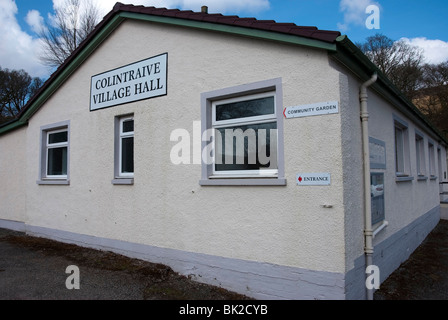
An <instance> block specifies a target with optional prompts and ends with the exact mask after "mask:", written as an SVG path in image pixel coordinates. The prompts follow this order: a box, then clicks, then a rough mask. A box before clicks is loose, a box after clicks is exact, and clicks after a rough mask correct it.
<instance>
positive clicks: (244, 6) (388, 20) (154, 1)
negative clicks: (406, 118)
mask: <svg viewBox="0 0 448 320" xmlns="http://www.w3.org/2000/svg"><path fill="white" fill-rule="evenodd" d="M63 1H64V0H39V1H36V0H15V1H14V0H0V66H1V67H2V68H10V69H21V68H23V69H25V70H26V71H27V72H28V73H30V74H31V75H33V76H40V77H44V78H45V77H47V76H48V74H49V72H50V71H49V70H48V69H46V68H45V67H43V66H42V65H40V63H39V61H38V59H37V55H38V50H39V49H38V47H39V41H38V39H37V38H38V37H37V35H36V33H35V32H34V31H33V28H34V27H36V26H38V25H40V24H41V23H42V21H44V20H46V21H48V15H49V14H52V13H53V12H54V6H55V5H58V4H60V3H62V2H63ZM97 1H98V5H99V8H100V9H101V13H102V14H103V15H105V14H107V12H109V11H110V10H111V9H112V7H113V5H114V3H115V2H116V0H97ZM121 2H123V3H133V4H143V5H153V6H156V7H166V8H178V9H184V10H193V11H199V10H200V7H201V5H207V6H208V7H209V12H210V13H215V12H219V13H223V14H227V15H231V14H235V15H239V16H240V17H255V18H257V19H267V20H275V21H277V22H293V23H295V24H297V25H304V26H316V27H318V28H319V29H325V30H338V31H341V32H342V33H343V34H347V35H348V37H349V38H350V39H351V40H352V41H353V42H363V41H364V40H365V39H366V38H367V37H368V36H371V35H374V34H376V33H382V34H384V35H386V36H388V37H389V38H391V39H393V40H399V39H402V38H405V40H406V41H408V42H409V43H411V44H413V45H417V46H419V47H421V48H422V49H424V50H425V56H426V57H427V60H428V62H433V63H438V62H441V61H446V60H447V59H448V19H447V11H448V1H446V0H426V1H412V0H411V1H410V0H387V1H385V0H377V1H374V0H165V1H164V0H129V1H126V0H121ZM369 5H375V6H377V8H378V9H379V11H378V12H379V29H368V28H367V27H366V25H365V21H366V19H368V18H369V17H370V15H371V14H369V13H366V12H365V11H366V8H367V7H368V6H369ZM6 44H8V46H7V45H6Z"/></svg>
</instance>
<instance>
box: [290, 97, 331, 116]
mask: <svg viewBox="0 0 448 320" xmlns="http://www.w3.org/2000/svg"><path fill="white" fill-rule="evenodd" d="M338 112H339V103H338V101H328V102H319V103H313V104H306V105H301V106H295V107H286V108H285V110H283V115H284V116H285V118H287V119H289V118H300V117H309V116H318V115H322V114H332V113H338Z"/></svg>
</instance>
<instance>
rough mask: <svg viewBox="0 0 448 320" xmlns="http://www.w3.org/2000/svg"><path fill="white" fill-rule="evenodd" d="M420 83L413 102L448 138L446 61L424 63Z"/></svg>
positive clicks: (447, 63) (447, 66) (447, 69)
mask: <svg viewBox="0 0 448 320" xmlns="http://www.w3.org/2000/svg"><path fill="white" fill-rule="evenodd" d="M422 84H423V88H422V89H420V90H419V91H418V92H417V94H416V96H415V98H414V103H415V105H417V106H418V107H419V109H420V110H421V111H422V112H423V113H424V114H425V115H426V116H427V117H428V119H429V120H430V121H431V122H432V123H433V124H434V125H435V126H436V127H437V128H438V129H439V130H440V131H441V132H442V133H444V134H445V135H446V136H447V138H448V61H446V62H444V63H440V64H426V65H424V66H423V75H422Z"/></svg>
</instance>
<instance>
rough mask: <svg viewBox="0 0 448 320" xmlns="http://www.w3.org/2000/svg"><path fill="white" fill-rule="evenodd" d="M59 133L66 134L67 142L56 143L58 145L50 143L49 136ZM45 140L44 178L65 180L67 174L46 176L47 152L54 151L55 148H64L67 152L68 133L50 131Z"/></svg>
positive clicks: (62, 130)
mask: <svg viewBox="0 0 448 320" xmlns="http://www.w3.org/2000/svg"><path fill="white" fill-rule="evenodd" d="M60 132H67V141H65V142H58V143H50V135H51V134H56V133H60ZM46 134H47V139H46V144H45V172H46V173H45V177H46V178H47V179H67V174H61V175H50V174H48V162H49V155H48V153H49V151H50V149H55V148H61V147H62V148H63V147H66V148H67V152H68V131H67V129H59V130H52V131H47V132H46ZM66 161H67V159H66Z"/></svg>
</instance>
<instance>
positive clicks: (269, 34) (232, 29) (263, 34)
mask: <svg viewBox="0 0 448 320" xmlns="http://www.w3.org/2000/svg"><path fill="white" fill-rule="evenodd" d="M119 15H120V16H121V17H123V18H128V19H134V20H143V21H149V22H156V23H163V24H171V25H176V26H181V27H189V28H196V29H202V30H209V31H216V32H224V33H230V34H235V35H240V36H246V37H251V38H259V39H263V40H272V41H277V42H283V43H289V44H296V45H302V46H307V47H314V48H319V49H324V50H328V51H336V44H334V43H328V42H324V41H319V40H315V39H307V38H304V37H300V36H295V35H289V34H283V33H278V32H273V31H268V30H259V29H251V28H244V27H239V26H232V25H224V24H218V23H211V22H206V21H195V20H187V19H182V18H172V17H163V16H152V15H146V14H140V13H134V12H120V13H119Z"/></svg>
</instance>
